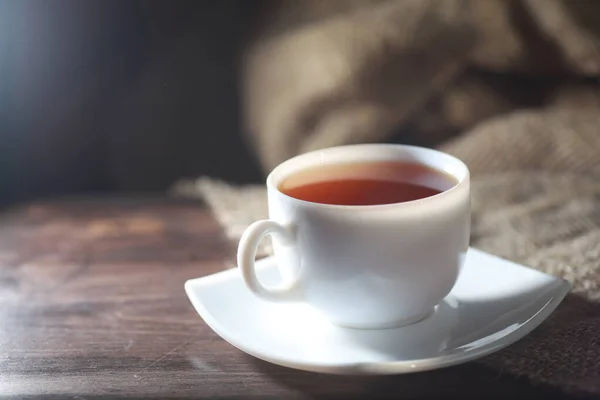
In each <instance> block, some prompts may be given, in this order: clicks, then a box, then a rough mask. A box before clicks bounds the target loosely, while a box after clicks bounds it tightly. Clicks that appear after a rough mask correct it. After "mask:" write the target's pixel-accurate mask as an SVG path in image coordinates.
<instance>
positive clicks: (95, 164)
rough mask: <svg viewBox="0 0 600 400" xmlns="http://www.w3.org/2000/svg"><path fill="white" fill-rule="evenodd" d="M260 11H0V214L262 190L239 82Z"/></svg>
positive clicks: (23, 7)
mask: <svg viewBox="0 0 600 400" xmlns="http://www.w3.org/2000/svg"><path fill="white" fill-rule="evenodd" d="M259 8H260V4H259V2H258V1H253V0H247V1H245V0H240V1H234V0H221V1H216V0H215V1H213V0H202V1H191V0H178V1H158V0H145V1H138V0H129V1H121V0H103V1H95V0H53V1H37V0H0V204H7V203H13V202H18V201H26V200H30V199H34V198H40V197H42V198H43V197H53V196H60V195H64V194H73V193H80V194H81V193H100V192H102V193H103V192H123V191H127V192H164V191H165V190H166V189H167V188H168V187H169V186H170V185H171V184H172V183H173V182H175V181H176V180H177V179H179V178H182V177H194V176H198V175H209V176H213V177H216V178H222V179H226V180H229V181H233V182H256V181H260V180H262V173H261V172H260V171H259V169H258V167H257V162H256V160H255V159H254V157H253V155H252V154H253V153H252V151H251V149H250V148H249V145H248V143H247V142H246V141H245V140H244V133H243V131H242V128H241V125H242V123H241V118H240V98H239V78H238V75H239V74H238V65H239V59H240V56H241V51H242V49H243V46H244V38H245V37H246V34H247V32H248V31H249V29H251V26H252V22H253V21H254V16H255V15H256V12H257V10H258V9H259Z"/></svg>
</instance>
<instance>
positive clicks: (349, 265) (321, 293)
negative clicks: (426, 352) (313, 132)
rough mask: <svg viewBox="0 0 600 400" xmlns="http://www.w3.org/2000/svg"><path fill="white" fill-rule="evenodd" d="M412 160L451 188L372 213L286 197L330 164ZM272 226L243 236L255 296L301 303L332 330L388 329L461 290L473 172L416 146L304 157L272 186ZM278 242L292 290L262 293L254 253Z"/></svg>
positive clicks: (276, 173)
mask: <svg viewBox="0 0 600 400" xmlns="http://www.w3.org/2000/svg"><path fill="white" fill-rule="evenodd" d="M373 161H410V162H415V163H419V164H423V165H426V166H429V167H432V168H434V169H436V170H439V171H443V172H444V173H446V174H448V175H450V176H452V177H454V178H455V180H456V181H457V182H458V183H457V184H456V185H455V186H454V187H452V188H451V189H449V190H446V191H444V192H442V193H440V194H437V195H435V196H431V197H428V198H424V199H420V200H415V201H410V202H404V203H397V204H385V205H374V206H337V205H327V204H319V203H312V202H306V201H302V200H298V199H295V198H292V197H290V196H288V195H286V194H284V193H282V192H281V191H280V190H279V189H278V186H279V184H280V183H281V182H282V181H283V180H284V179H285V178H287V177H289V176H290V175H293V174H294V173H296V172H299V171H302V170H305V169H307V168H314V167H318V166H323V165H328V164H339V163H348V162H357V163H360V162H373ZM267 189H268V203H269V205H268V207H269V220H267V221H259V222H257V223H255V224H253V226H251V227H249V228H248V230H247V231H246V232H245V234H244V236H243V237H242V240H241V241H240V247H239V249H238V264H239V265H240V269H241V270H242V275H243V277H244V280H245V282H246V285H247V286H248V287H249V289H250V290H251V291H252V292H253V293H254V294H256V295H257V296H259V297H262V298H263V299H265V300H269V301H302V302H306V303H308V304H309V305H310V306H312V307H314V308H315V309H316V310H318V311H320V312H321V313H322V314H324V315H325V316H326V317H327V318H328V319H329V320H330V321H331V322H333V323H335V324H338V325H342V326H348V327H355V328H383V327H392V326H400V325H403V324H409V323H412V322H416V321H418V320H420V319H422V318H424V317H426V316H427V315H429V314H430V313H431V312H432V311H433V310H434V308H435V306H436V305H437V304H439V303H440V302H441V301H442V300H443V299H444V297H446V296H447V295H448V293H449V292H450V291H451V289H452V287H453V286H454V284H455V283H456V280H457V278H458V276H459V273H460V271H461V269H462V266H463V262H464V259H465V256H466V252H467V249H468V246H469V236H470V187H469V171H468V168H467V167H466V165H465V164H464V163H463V162H461V161H460V160H458V159H457V158H455V157H452V156H450V155H448V154H445V153H442V152H439V151H435V150H431V149H426V148H419V147H413V146H404V145H392V144H368V145H349V146H340V147H333V148H328V149H324V150H319V151H315V152H311V153H306V154H303V155H300V156H297V157H295V158H292V159H290V160H288V161H285V162H284V163H282V164H280V165H279V166H278V167H276V168H275V169H274V170H273V171H272V172H271V174H270V175H269V176H268V178H267ZM266 234H273V246H274V253H275V257H276V260H277V264H278V266H279V268H280V272H281V275H282V278H283V279H284V281H285V284H284V285H283V286H282V287H280V288H265V287H264V286H262V285H261V284H260V282H259V281H258V279H257V278H256V275H255V273H254V269H253V268H254V265H253V264H254V253H255V250H256V245H257V244H258V242H259V241H260V240H261V238H262V237H263V236H264V235H266Z"/></svg>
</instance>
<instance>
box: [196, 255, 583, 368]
mask: <svg viewBox="0 0 600 400" xmlns="http://www.w3.org/2000/svg"><path fill="white" fill-rule="evenodd" d="M472 250H475V251H476V252H479V253H484V254H485V255H486V256H491V257H494V258H500V259H501V260H502V261H505V262H508V263H511V264H513V265H516V266H518V267H520V268H527V269H530V270H532V271H535V272H537V273H539V274H542V275H545V276H550V277H552V278H553V279H554V280H555V283H556V289H554V290H555V291H556V293H555V294H554V295H553V296H552V298H551V299H550V300H549V301H548V302H547V303H546V304H545V305H544V306H542V307H541V308H540V309H539V310H538V311H537V312H536V313H535V314H534V315H532V316H531V317H530V318H529V319H528V320H527V321H526V322H524V323H523V324H522V325H521V326H519V327H518V328H517V329H515V330H514V331H512V332H510V333H509V334H507V335H506V336H503V337H501V338H499V339H496V340H494V341H492V342H490V343H488V344H485V345H483V346H481V347H478V348H476V349H473V350H470V351H464V352H459V353H457V354H448V355H443V356H439V357H430V358H422V359H414V360H405V361H382V362H366V363H345V364H326V363H312V362H311V363H307V362H293V361H289V360H285V359H281V358H277V357H275V358H274V357H269V356H266V355H264V354H261V351H260V348H259V349H258V350H257V349H256V348H254V350H253V349H249V348H247V347H246V346H243V345H240V344H239V343H243V342H244V340H243V339H240V338H239V336H238V335H235V334H229V333H227V331H228V330H227V329H226V328H224V327H223V325H222V324H221V323H220V322H219V321H217V319H216V318H214V317H213V315H212V313H211V312H210V311H209V310H208V309H207V308H206V307H205V306H204V304H203V303H202V302H201V301H199V299H198V298H197V297H196V296H194V295H193V292H194V290H195V287H196V286H198V285H206V284H209V283H210V284H214V283H216V282H218V281H220V280H225V279H241V275H239V274H236V272H239V271H238V269H237V267H236V268H231V269H227V270H224V271H219V272H216V273H213V274H209V275H206V276H203V277H199V278H193V279H189V280H187V281H186V282H185V284H184V288H185V292H186V295H187V296H188V298H189V300H190V302H191V303H192V306H193V307H194V309H195V310H196V312H197V313H198V315H199V316H200V317H201V318H202V319H203V320H204V322H205V323H206V324H207V325H208V327H209V328H211V329H212V330H213V331H214V332H215V333H216V334H217V335H219V336H220V337H221V338H222V339H223V340H225V341H226V342H227V343H229V344H230V345H232V346H233V347H235V348H237V349H238V350H240V351H242V352H244V353H246V354H248V355H250V356H253V357H255V358H258V359H260V360H263V361H265V362H268V363H271V364H275V365H279V366H282V367H287V368H292V369H297V370H301V371H307V372H316V373H324V374H331V375H357V376H361V375H398V374H407V373H415V372H423V371H430V370H435V369H440V368H445V367H449V366H453V365H459V364H463V363H466V362H469V361H472V360H474V359H478V358H481V357H484V356H486V355H489V354H491V353H494V352H496V351H499V350H501V349H503V348H505V347H507V346H509V345H511V344H513V343H515V342H517V341H518V340H520V339H522V338H523V337H525V336H527V335H528V334H529V333H531V332H532V331H533V330H535V329H536V328H537V327H539V326H540V325H541V323H542V322H544V321H545V320H546V319H547V318H548V317H549V316H550V315H551V314H552V313H553V312H554V310H556V308H557V307H558V305H559V304H560V303H561V302H562V301H563V300H564V298H565V297H566V296H567V294H568V293H569V292H570V290H571V284H570V283H569V282H568V281H566V280H565V279H563V278H560V277H556V276H552V275H549V274H546V273H544V272H541V271H538V270H535V269H533V268H530V267H527V266H524V265H521V264H517V263H514V262H512V261H509V260H506V259H503V258H501V257H497V256H495V255H493V254H489V253H487V252H483V251H481V250H477V249H472V248H469V251H472ZM271 264H276V261H275V260H274V257H273V256H269V257H266V258H263V259H261V260H259V261H257V263H256V268H257V269H264V268H268V267H271V268H272V265H271ZM236 275H237V276H236ZM340 328H341V329H352V328H343V327H340Z"/></svg>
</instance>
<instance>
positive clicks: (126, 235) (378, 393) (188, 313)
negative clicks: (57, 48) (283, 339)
mask: <svg viewBox="0 0 600 400" xmlns="http://www.w3.org/2000/svg"><path fill="white" fill-rule="evenodd" d="M233 255H234V248H233V247H232V245H231V244H230V243H228V242H227V241H226V239H225V238H224V236H223V234H222V232H221V229H220V227H219V226H218V224H217V223H216V222H215V220H214V219H213V218H212V217H211V215H210V214H209V213H208V212H207V211H206V210H205V209H204V208H203V206H202V204H200V203H196V202H188V201H180V200H171V199H145V198H116V199H115V198H96V199H67V200H59V201H51V202H50V201H47V202H39V203H33V204H27V205H23V206H20V207H18V208H13V209H10V210H5V211H4V212H3V213H2V214H0V397H2V398H29V397H31V398H77V399H85V398H98V397H102V398H110V397H114V398H144V397H146V398H150V397H152V398H217V397H219V398H223V397H227V398H231V397H240V398H252V397H254V398H268V397H271V398H315V397H343V398H379V397H391V398H423V397H431V396H433V397H436V396H442V397H445V396H449V395H459V397H470V396H481V397H490V396H492V397H499V396H500V397H506V396H511V397H513V396H516V397H528V396H531V395H533V394H538V395H553V396H555V397H556V396H558V395H559V394H560V393H558V392H555V391H553V390H551V389H550V388H547V387H532V386H531V385H529V384H528V382H526V381H523V380H520V379H516V378H513V377H509V376H505V375H503V374H502V373H501V372H498V371H492V370H488V369H485V368H483V367H481V366H480V365H479V364H476V363H470V364H466V365H463V366H459V367H454V368H448V369H444V370H440V371H434V372H429V373H420V374H413V375H405V376H393V377H371V378H356V377H340V376H329V375H319V374H312V373H307V372H299V371H295V370H291V369H287V368H282V367H278V366H275V365H271V364H267V363H265V362H262V361H259V360H256V359H254V358H252V357H250V356H247V355H245V354H244V353H242V352H241V351H239V350H237V349H235V348H234V347H232V346H231V345H229V344H228V343H226V342H225V341H223V340H222V339H221V338H220V337H219V336H217V335H216V334H215V333H213V332H212V331H211V330H210V329H209V328H208V327H207V326H206V325H205V324H204V322H203V321H202V320H201V319H200V318H199V317H198V316H197V314H196V313H195V311H194V310H193V308H192V306H191V305H190V303H189V301H188V299H187V297H186V296H185V294H184V291H183V284H184V282H185V281H186V280H187V279H190V278H195V277H198V276H203V275H207V274H210V273H214V272H217V271H220V270H223V269H225V268H228V267H230V266H232V264H231V261H232V260H233ZM242 307H243V305H240V310H241V311H240V312H242Z"/></svg>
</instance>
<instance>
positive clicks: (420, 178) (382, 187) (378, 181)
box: [279, 161, 457, 206]
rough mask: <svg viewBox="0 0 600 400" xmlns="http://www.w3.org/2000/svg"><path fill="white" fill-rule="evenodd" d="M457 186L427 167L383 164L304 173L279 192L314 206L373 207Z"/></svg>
mask: <svg viewBox="0 0 600 400" xmlns="http://www.w3.org/2000/svg"><path fill="white" fill-rule="evenodd" d="M456 184H457V181H456V179H454V178H453V177H452V176H450V175H447V174H446V173H444V172H442V171H438V170H436V169H433V168H430V167H428V166H426V165H423V164H418V163H411V162H398V161H381V162H358V163H344V164H331V165H325V166H319V167H313V168H311V169H306V170H302V171H300V172H297V173H295V174H293V175H291V176H290V177H288V178H286V179H284V180H283V181H282V182H281V184H280V185H279V190H280V191H281V192H283V193H285V194H286V195H288V196H291V197H294V198H296V199H299V200H304V201H310V202H313V203H322V204H334V205H346V206H370V205H379V204H393V203H402V202H406V201H413V200H419V199H424V198H426V197H430V196H434V195H436V194H438V193H441V192H443V191H446V190H448V189H450V188H452V187H453V186H454V185H456Z"/></svg>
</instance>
